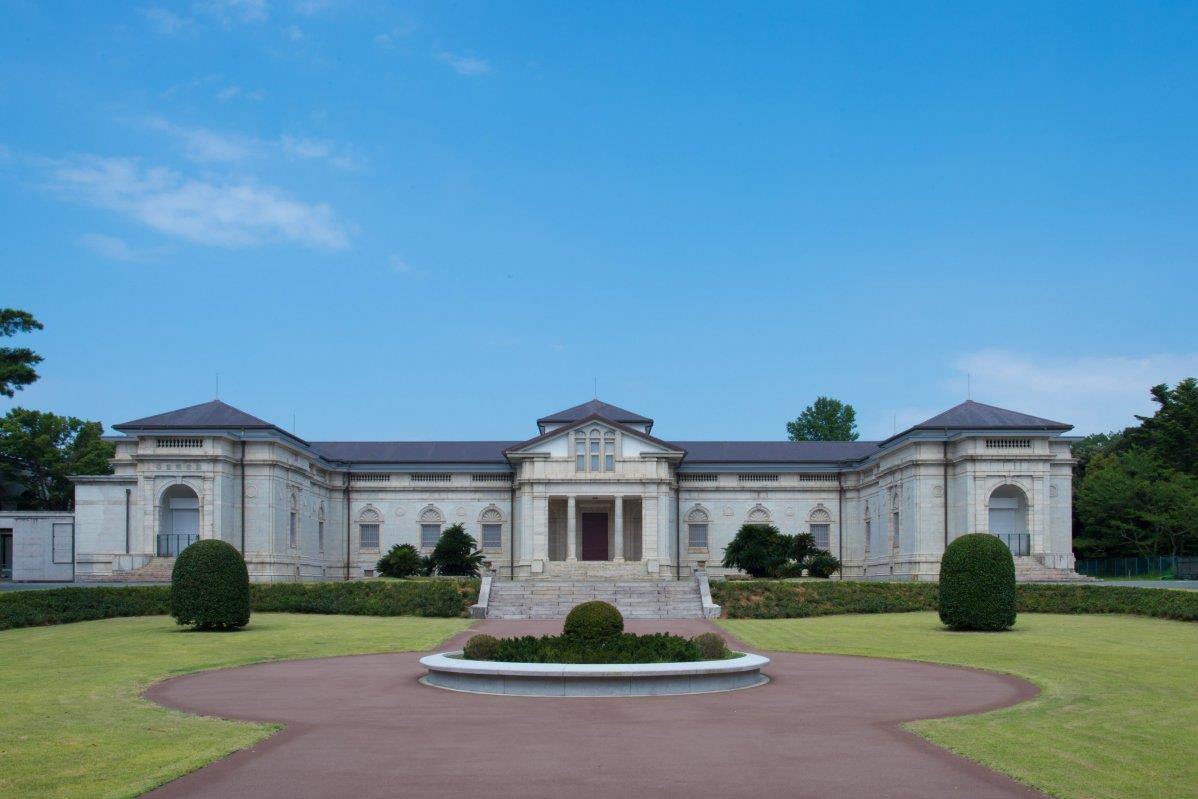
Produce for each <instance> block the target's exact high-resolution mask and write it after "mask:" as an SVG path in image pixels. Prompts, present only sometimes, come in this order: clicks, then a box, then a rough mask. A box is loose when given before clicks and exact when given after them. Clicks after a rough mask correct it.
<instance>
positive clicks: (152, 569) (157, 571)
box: [79, 557, 175, 583]
mask: <svg viewBox="0 0 1198 799" xmlns="http://www.w3.org/2000/svg"><path fill="white" fill-rule="evenodd" d="M174 568H175V559H174V558H158V557H154V558H150V562H149V563H147V564H145V565H144V566H139V567H138V568H136V569H129V570H127V571H114V572H113V573H112V574H90V575H86V576H82V575H81V576H80V577H79V582H87V583H169V582H170V581H171V571H172V570H173V569H174Z"/></svg>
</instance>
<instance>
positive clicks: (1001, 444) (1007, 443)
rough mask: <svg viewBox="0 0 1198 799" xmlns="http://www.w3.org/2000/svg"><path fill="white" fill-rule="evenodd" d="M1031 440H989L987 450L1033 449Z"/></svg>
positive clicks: (987, 440)
mask: <svg viewBox="0 0 1198 799" xmlns="http://www.w3.org/2000/svg"><path fill="white" fill-rule="evenodd" d="M1031 448H1032V440H1031V439H1030V438H988V439H986V449H1031Z"/></svg>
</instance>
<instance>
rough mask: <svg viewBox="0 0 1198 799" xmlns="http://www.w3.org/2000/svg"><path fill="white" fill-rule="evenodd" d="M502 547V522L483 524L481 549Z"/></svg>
mask: <svg viewBox="0 0 1198 799" xmlns="http://www.w3.org/2000/svg"><path fill="white" fill-rule="evenodd" d="M502 548H503V525H502V524H484V525H483V549H502Z"/></svg>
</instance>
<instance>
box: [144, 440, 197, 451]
mask: <svg viewBox="0 0 1198 799" xmlns="http://www.w3.org/2000/svg"><path fill="white" fill-rule="evenodd" d="M203 446H204V439H202V438H157V439H154V447H155V448H156V449H199V448H200V447H203Z"/></svg>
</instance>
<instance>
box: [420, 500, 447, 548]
mask: <svg viewBox="0 0 1198 799" xmlns="http://www.w3.org/2000/svg"><path fill="white" fill-rule="evenodd" d="M443 524H445V516H444V515H443V514H442V513H441V511H440V510H439V509H438V508H437V506H436V505H426V506H425V508H424V510H422V511H420V548H421V549H433V548H434V547H436V546H437V542H438V541H440V540H441V526H442V525H443Z"/></svg>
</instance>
